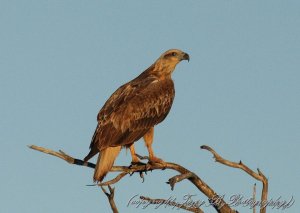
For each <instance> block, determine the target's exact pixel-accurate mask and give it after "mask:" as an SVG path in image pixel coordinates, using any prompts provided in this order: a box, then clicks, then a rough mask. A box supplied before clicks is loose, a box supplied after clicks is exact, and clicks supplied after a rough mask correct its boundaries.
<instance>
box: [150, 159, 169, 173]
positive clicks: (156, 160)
mask: <svg viewBox="0 0 300 213" xmlns="http://www.w3.org/2000/svg"><path fill="white" fill-rule="evenodd" d="M148 164H150V165H154V164H161V165H163V167H164V168H163V170H165V169H166V167H167V164H166V162H165V161H163V160H162V159H160V158H158V157H152V158H150V159H149V161H148Z"/></svg>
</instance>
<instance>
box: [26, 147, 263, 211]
mask: <svg viewBox="0 0 300 213" xmlns="http://www.w3.org/2000/svg"><path fill="white" fill-rule="evenodd" d="M29 148H31V149H34V150H37V151H40V152H44V153H46V154H50V155H53V156H56V157H59V158H61V159H63V160H65V161H67V162H68V163H70V164H75V165H80V166H86V167H89V168H95V164H93V163H88V162H83V161H82V160H80V159H75V158H73V157H71V156H69V155H67V154H66V153H64V152H63V151H59V152H55V151H53V150H50V149H46V148H43V147H38V146H35V145H32V146H29ZM201 148H202V149H206V150H208V151H210V152H211V153H212V154H213V155H214V158H215V160H216V162H219V163H222V164H224V165H227V166H230V167H234V168H239V169H242V170H244V171H245V172H247V173H248V174H249V175H251V176H252V177H254V178H255V179H257V180H259V181H261V182H262V183H263V190H262V196H261V201H262V202H263V201H265V202H266V201H267V193H268V180H267V178H266V177H265V176H264V175H263V173H262V172H261V171H260V170H259V169H258V173H255V172H254V171H253V170H251V169H250V168H249V167H247V166H246V165H244V164H243V163H242V162H241V161H240V162H239V163H235V162H231V161H228V160H226V159H224V158H222V157H221V156H220V155H219V154H218V153H216V152H215V151H214V150H213V149H212V148H210V147H209V146H201ZM139 158H140V159H147V157H143V156H139ZM164 169H170V170H175V171H177V172H179V175H176V176H174V177H172V178H170V179H169V181H168V182H167V183H168V184H170V186H171V189H172V190H173V189H174V186H175V184H176V183H178V182H180V181H182V180H185V179H186V180H189V181H190V182H191V183H192V184H193V185H194V186H196V187H197V188H198V189H199V190H200V191H201V192H202V193H203V194H204V195H205V196H206V197H207V198H208V200H209V201H210V203H211V205H212V206H213V207H214V208H215V209H216V211H217V212H219V213H236V212H237V211H235V210H233V209H231V207H230V206H229V205H228V204H227V203H226V202H225V201H224V200H223V198H222V197H221V196H219V195H218V194H217V193H216V192H215V191H214V190H213V189H211V188H210V187H209V186H208V185H207V184H206V183H205V182H204V181H203V180H202V179H201V178H200V177H199V176H197V175H196V174H195V173H193V172H191V171H189V170H188V169H186V168H184V167H183V166H181V165H178V164H175V163H171V162H166V163H165V164H164V165H162V164H159V163H154V164H147V166H145V165H134V166H131V167H127V166H113V167H112V169H111V172H121V173H120V174H119V175H118V176H116V177H115V178H114V179H112V180H109V181H106V182H103V183H100V184H98V185H99V186H100V187H103V186H106V185H107V186H109V185H110V184H115V183H117V182H118V181H120V180H121V179H122V178H123V177H125V176H126V175H127V174H133V173H139V174H140V176H141V177H142V178H143V173H144V172H145V173H146V172H147V171H149V170H164ZM109 187H110V186H109ZM111 193H112V192H111ZM106 195H107V194H106ZM149 199H150V198H149ZM110 204H111V203H110ZM111 205H112V204H111ZM112 208H113V207H112ZM265 212H266V206H265V205H263V207H262V208H261V210H260V213H265Z"/></svg>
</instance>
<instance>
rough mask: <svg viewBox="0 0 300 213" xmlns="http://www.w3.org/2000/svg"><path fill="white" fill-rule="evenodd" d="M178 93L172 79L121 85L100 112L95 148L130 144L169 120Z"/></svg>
mask: <svg viewBox="0 0 300 213" xmlns="http://www.w3.org/2000/svg"><path fill="white" fill-rule="evenodd" d="M174 96H175V90H174V84H173V81H172V80H171V79H164V80H157V79H155V78H151V77H148V78H145V79H142V80H138V81H132V82H129V83H127V84H125V85H123V86H121V87H120V88H119V89H118V90H116V92H114V93H113V94H112V96H111V97H110V98H109V99H108V100H107V102H106V103H105V104H104V106H103V107H102V109H101V110H100V112H99V114H98V126H97V128H96V130H95V133H94V136H93V139H92V142H91V146H90V147H91V148H93V147H95V148H96V147H97V148H98V149H99V150H102V149H105V148H107V147H110V146H126V145H130V144H132V143H133V142H135V141H136V140H138V139H140V138H141V137H142V136H143V135H144V134H146V132H147V131H148V130H149V129H150V128H151V127H153V126H154V125H156V124H158V123H160V122H161V121H163V120H164V119H165V117H166V116H167V114H168V113H169V111H170V109H171V106H172V103H173V99H174Z"/></svg>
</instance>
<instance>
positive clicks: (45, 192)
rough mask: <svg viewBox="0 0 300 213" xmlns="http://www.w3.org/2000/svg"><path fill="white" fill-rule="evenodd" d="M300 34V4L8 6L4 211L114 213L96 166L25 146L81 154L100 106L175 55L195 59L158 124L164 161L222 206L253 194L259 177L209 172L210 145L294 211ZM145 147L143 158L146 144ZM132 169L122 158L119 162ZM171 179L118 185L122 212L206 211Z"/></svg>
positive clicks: (173, 0) (212, 0)
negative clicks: (169, 203) (172, 204)
mask: <svg viewBox="0 0 300 213" xmlns="http://www.w3.org/2000/svg"><path fill="white" fill-rule="evenodd" d="M299 26H300V2H299V1H297V0H295V1H292V0H286V1H283V0H265V1H261V0H251V1H250V0H249V1H233V0H222V1H221V0H219V1H217V0H206V1H204V0H203V1H200V0H198V1H196V0H194V1H192V0H186V1H182V0H181V1H179V0H169V1H158V0H153V1H141V0H130V1H111V0H102V1H100V0H99V1H95V0H89V1H83V0H51V1H46V0H27V1H15V0H1V1H0V101H1V105H0V109H1V110H0V118H1V119H0V143H1V150H0V153H1V161H0V167H1V174H0V189H1V190H0V200H1V205H0V212H23V213H32V212H44V213H52V212H72V213H81V212H90V213H93V212H95V213H96V212H109V211H110V207H109V204H108V202H107V199H106V197H105V195H104V194H103V193H102V191H101V190H100V189H99V188H97V187H88V186H86V185H87V184H91V183H92V175H93V170H92V169H89V168H83V167H78V166H72V165H68V164H66V163H65V162H63V161H61V160H60V159H58V158H55V157H51V156H48V155H45V154H41V153H38V152H36V151H33V150H30V149H28V148H27V146H26V145H30V144H35V145H39V146H44V147H47V148H51V149H54V150H58V149H62V150H64V151H65V152H67V153H69V154H71V155H73V156H75V157H78V158H83V157H84V156H85V155H86V154H87V152H88V146H89V143H90V139H91V137H92V134H93V132H94V128H95V127H96V116H97V113H98V111H99V109H100V108H101V107H102V105H103V103H104V102H105V100H106V99H107V98H108V97H109V96H110V94H111V93H112V92H114V91H115V89H117V88H118V87H119V86H120V85H121V84H123V83H125V82H127V81H129V80H131V79H132V78H134V77H135V76H137V75H138V74H139V73H140V72H142V71H143V70H144V69H146V68H147V67H148V66H150V65H151V63H152V62H153V61H154V60H156V58H158V57H159V56H160V54H161V53H162V52H164V51H165V50H167V49H170V48H179V49H182V50H183V51H185V52H187V53H189V54H190V57H191V60H190V63H186V62H182V63H181V64H180V65H178V67H177V69H176V70H175V73H174V75H173V79H174V81H175V87H176V98H175V102H174V104H173V107H172V110H171V112H170V114H169V115H168V117H167V119H166V120H165V121H164V122H163V123H162V124H161V125H159V126H157V127H156V132H155V141H154V150H155V151H156V153H157V155H158V156H159V157H161V158H163V159H164V160H166V161H170V162H176V163H179V164H181V165H183V166H185V167H187V168H188V169H190V170H192V171H194V172H195V173H197V174H198V175H199V176H200V177H201V178H202V179H203V180H204V181H205V182H206V183H207V184H209V185H210V186H211V187H212V188H213V189H215V191H216V192H217V193H219V194H225V200H226V199H227V200H229V197H230V196H231V195H234V194H241V195H243V196H244V197H245V198H249V197H251V194H252V185H253V184H254V183H255V182H256V181H255V180H253V179H252V178H250V177H249V176H247V175H246V174H244V173H243V172H242V171H239V170H236V169H232V168H228V167H225V166H223V165H219V164H217V163H215V162H214V161H213V159H212V156H211V154H210V153H209V152H207V151H202V150H200V148H199V147H200V146H201V145H203V144H207V145H209V146H211V147H213V148H214V149H215V150H216V151H218V152H219V153H220V154H221V155H222V156H224V157H226V158H227V159H230V160H233V161H239V160H242V161H243V162H244V163H245V164H247V165H248V166H249V167H250V168H253V169H256V168H257V167H259V168H260V169H261V170H262V171H263V172H264V174H265V175H266V176H267V177H268V178H269V198H270V199H271V198H273V199H277V198H278V197H280V196H281V197H282V200H289V199H290V198H291V197H292V196H293V197H294V199H295V200H296V202H295V204H294V206H292V207H291V208H289V209H287V210H285V211H284V212H289V213H292V212H293V213H296V212H298V211H299V210H298V209H299V208H300V206H299V202H300V191H299V189H300V187H299V186H300V184H299V180H300V168H299V162H300V157H299V156H300V155H299V149H300V145H299V142H300V27H299ZM137 150H138V153H140V154H143V155H145V154H147V151H146V148H145V147H144V144H143V142H142V141H139V142H138V143H137ZM93 160H95V159H93ZM130 161H131V157H130V154H129V153H127V154H126V151H125V150H123V151H122V154H121V155H120V156H119V158H118V159H117V164H118V165H129V162H130ZM297 162H298V163H297ZM174 175H176V173H175V172H172V171H163V172H161V171H154V172H152V173H149V174H148V175H147V176H146V180H145V182H144V183H141V179H140V178H139V176H138V175H133V176H132V177H126V178H124V179H123V180H122V181H120V182H119V183H118V184H116V185H115V187H116V192H115V193H116V195H115V200H116V203H117V206H118V207H119V210H120V212H181V211H176V210H172V209H170V208H163V207H161V208H159V209H156V210H155V209H154V208H153V207H148V208H146V209H144V210H142V209H141V208H135V206H132V205H130V206H129V207H127V203H128V201H129V200H130V198H131V197H133V196H134V195H136V194H139V195H144V196H149V197H152V198H165V199H168V198H169V197H170V196H175V197H176V198H177V199H178V201H182V200H183V195H185V194H196V197H195V200H205V201H207V199H206V197H205V196H203V195H202V194H201V193H200V192H199V191H197V190H196V189H195V187H193V186H192V185H191V184H190V183H189V182H188V181H183V182H181V183H179V184H177V185H176V186H175V190H174V191H171V190H170V187H169V185H167V184H165V182H166V181H167V180H168V179H169V178H170V177H172V176H174ZM108 177H113V176H108ZM257 184H258V186H259V187H258V190H260V186H261V185H260V183H258V182H257ZM237 209H238V210H240V211H241V212H250V210H249V209H248V208H245V207H238V208H237ZM203 210H204V211H205V212H214V210H213V209H212V208H203ZM269 212H282V210H276V209H274V210H272V209H271V210H269Z"/></svg>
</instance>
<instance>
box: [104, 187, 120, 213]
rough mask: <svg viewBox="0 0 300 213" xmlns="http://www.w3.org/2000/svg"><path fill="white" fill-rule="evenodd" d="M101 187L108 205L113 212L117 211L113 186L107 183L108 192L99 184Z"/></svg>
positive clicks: (116, 212)
mask: <svg viewBox="0 0 300 213" xmlns="http://www.w3.org/2000/svg"><path fill="white" fill-rule="evenodd" d="M101 189H102V191H103V192H104V194H105V195H106V197H107V199H108V202H109V204H110V207H111V209H112V211H113V213H119V211H118V209H117V206H116V203H115V201H114V196H115V188H112V187H111V186H110V185H108V189H109V192H110V193H108V192H107V191H106V190H105V189H104V187H103V186H101Z"/></svg>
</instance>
